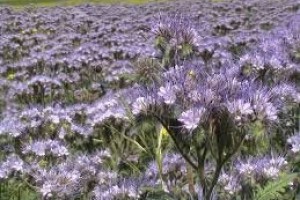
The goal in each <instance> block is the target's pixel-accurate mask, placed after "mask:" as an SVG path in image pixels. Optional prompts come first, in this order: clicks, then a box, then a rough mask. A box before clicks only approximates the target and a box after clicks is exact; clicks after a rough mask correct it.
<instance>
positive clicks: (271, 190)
mask: <svg viewBox="0 0 300 200" xmlns="http://www.w3.org/2000/svg"><path fill="white" fill-rule="evenodd" d="M296 176H297V175H296V174H282V175H281V176H280V177H279V178H278V179H277V180H275V181H273V182H270V183H268V184H267V185H266V186H265V187H264V188H261V187H259V188H258V190H257V192H256V194H255V198H254V199H255V200H276V199H278V200H281V199H283V195H284V193H285V188H286V187H287V186H288V185H289V184H290V182H292V181H293V179H294V178H296Z"/></svg>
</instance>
